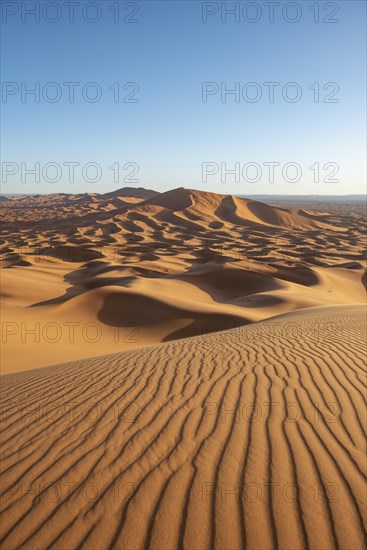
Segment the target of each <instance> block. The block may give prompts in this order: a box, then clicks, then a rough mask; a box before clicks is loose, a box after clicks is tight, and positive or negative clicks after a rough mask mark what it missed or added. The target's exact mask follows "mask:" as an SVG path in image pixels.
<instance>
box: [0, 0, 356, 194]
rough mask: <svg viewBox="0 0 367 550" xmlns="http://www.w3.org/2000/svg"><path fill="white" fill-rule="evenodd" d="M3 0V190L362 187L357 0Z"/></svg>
mask: <svg viewBox="0 0 367 550" xmlns="http://www.w3.org/2000/svg"><path fill="white" fill-rule="evenodd" d="M1 3H2V10H3V13H2V21H3V22H2V63H3V71H2V80H3V85H2V88H3V89H2V99H1V101H2V103H1V111H2V137H3V139H2V193H37V192H40V193H52V192H61V191H63V192H86V191H94V192H106V191H111V190H113V189H116V188H119V187H124V186H143V187H148V188H154V189H157V190H159V191H164V190H168V189H170V188H174V187H179V186H185V187H192V188H197V189H203V190H207V191H214V192H222V193H236V194H243V195H246V194H260V193H264V194H272V193H274V194H347V193H364V192H365V191H366V187H365V157H364V154H365V153H364V150H365V146H366V142H365V117H366V112H365V99H364V98H365V91H366V90H365V79H366V72H365V71H366V58H365V47H366V34H365V22H366V3H365V2H364V1H362V0H361V1H359V0H358V1H353V0H347V1H341V2H323V1H320V2H315V1H308V0H300V1H298V2H286V1H282V0H280V1H278V2H275V3H274V2H270V3H269V2H266V1H257V2H254V1H253V2H232V1H231V2H201V1H198V0H195V1H190V0H184V1H171V0H168V1H154V0H149V1H138V2H124V1H120V2H119V1H115V0H111V1H110V0H103V1H101V2H88V1H85V0H79V2H73V1H69V2H63V1H62V0H57V1H54V2H45V1H40V2H33V1H25V2H23V1H15V2H6V1H2V2H1ZM55 4H56V6H55ZM269 4H270V5H269ZM46 5H47V9H45V6H46ZM32 9H33V10H34V9H35V10H36V16H35V15H32V14H30V13H28V12H29V11H30V10H32ZM231 9H232V10H233V9H234V10H237V11H235V13H234V14H230V13H229V10H231ZM27 10H28V11H27ZM37 10H38V11H39V15H38V13H37ZM272 10H274V14H273V15H272V14H271V11H272ZM72 11H74V15H73V14H72ZM36 18H39V21H36V20H35V19H36ZM93 20H95V22H92V21H93ZM317 20H318V21H317ZM52 21H54V22H52ZM292 21H293V22H292ZM71 82H74V83H77V84H78V85H77V84H74V85H71V84H65V83H71ZM91 82H94V83H95V84H94V85H89V86H86V85H87V84H88V83H91ZM37 83H38V84H37ZM49 83H54V84H51V85H50V84H49ZM116 83H118V84H116ZM128 83H130V84H128ZM203 83H211V84H203ZM249 83H250V84H249ZM251 83H252V84H251ZM264 83H277V84H271V85H270V84H264ZM289 83H294V84H292V85H289ZM124 87H125V89H124ZM32 88H33V89H35V90H36V95H35V94H33V95H32V94H29V93H28V94H27V93H26V92H27V90H30V89H32ZM110 88H111V89H110ZM310 88H311V89H310ZM118 89H119V98H117V91H118ZM226 90H227V91H229V90H235V93H233V94H226ZM271 91H273V92H274V99H273V101H270V100H269V98H270V97H271ZM72 92H73V93H74V101H73V102H72V100H71V99H70V98H72ZM96 94H99V95H101V97H100V99H99V100H97V101H94V98H95V97H96ZM54 99H55V101H54ZM256 99H257V101H256ZM297 99H299V100H298V101H297ZM36 163H38V164H36ZM70 163H78V164H75V165H74V166H72V165H71V164H70ZM264 163H266V164H264ZM269 163H277V164H276V165H273V166H271V165H270V166H269ZM290 163H292V164H290ZM294 163H296V164H294ZM111 166H113V169H111V168H110V167H111ZM117 166H119V173H117ZM311 166H312V168H310V167H311ZM32 168H33V170H35V173H33V174H32V173H28V172H27V170H31V169H32ZM73 170H74V176H72V171H73ZM226 170H234V172H235V173H234V174H229V173H227V174H226V173H225V171H226ZM272 170H274V173H273V177H272V174H271V172H272ZM22 180H23V181H22ZM37 180H39V181H37ZM92 180H95V181H92ZM124 180H125V181H124Z"/></svg>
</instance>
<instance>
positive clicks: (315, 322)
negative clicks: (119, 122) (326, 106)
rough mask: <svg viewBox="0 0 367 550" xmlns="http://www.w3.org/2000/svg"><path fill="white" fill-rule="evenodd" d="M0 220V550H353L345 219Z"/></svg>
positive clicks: (137, 199)
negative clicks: (0, 223) (0, 227)
mask: <svg viewBox="0 0 367 550" xmlns="http://www.w3.org/2000/svg"><path fill="white" fill-rule="evenodd" d="M1 209H2V217H3V220H4V222H3V234H2V240H3V243H2V244H3V255H2V267H3V269H2V270H1V282H2V285H1V289H2V303H1V305H2V320H1V321H2V322H1V325H2V359H3V360H2V374H3V376H2V377H1V393H2V409H1V444H2V462H1V480H0V489H1V494H2V497H1V507H2V513H1V521H0V540H1V544H2V548H4V549H18V548H24V549H34V550H41V549H46V548H59V549H62V550H64V549H68V550H69V549H74V548H75V549H76V548H85V549H96V550H104V549H107V548H116V549H124V550H125V549H128V550H133V549H134V550H138V549H139V550H140V549H143V548H151V549H157V550H161V549H162V550H163V549H166V550H172V549H175V548H185V549H190V550H191V549H195V550H203V549H211V548H218V549H226V550H237V549H241V548H248V549H257V550H272V549H276V548H279V549H281V550H282V549H289V550H295V549H304V548H312V549H315V550H326V549H327V550H329V549H334V548H335V549H336V548H342V549H345V550H362V549H364V548H365V546H366V539H365V532H366V531H365V528H366V504H367V498H366V494H367V492H366V445H365V443H366V438H365V437H366V378H365V367H366V328H367V327H366V308H365V287H366V262H365V256H364V250H363V248H364V231H365V223H366V222H365V219H364V216H363V213H359V212H356V211H355V210H354V211H353V212H352V213H350V212H349V211H348V209H345V210H343V209H340V208H339V209H338V211H337V212H334V211H333V209H332V208H328V210H327V211H325V212H322V211H316V210H308V209H307V210H306V209H304V208H302V207H301V206H299V207H297V208H294V209H284V208H280V207H278V206H268V205H265V204H262V203H260V202H257V201H252V200H248V199H240V198H238V197H231V196H226V195H217V194H212V193H207V192H200V191H194V190H189V189H177V190H173V191H169V192H167V193H163V194H159V193H155V192H152V191H147V190H144V189H138V190H136V189H135V190H134V189H131V188H130V189H127V190H126V189H125V190H124V189H122V190H118V191H116V192H113V193H106V194H105V195H98V194H84V195H64V194H55V195H50V196H33V197H16V198H15V197H14V198H8V200H3V201H2V204H1Z"/></svg>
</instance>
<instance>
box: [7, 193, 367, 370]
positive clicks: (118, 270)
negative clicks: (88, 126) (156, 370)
mask: <svg viewBox="0 0 367 550" xmlns="http://www.w3.org/2000/svg"><path fill="white" fill-rule="evenodd" d="M352 214H353V215H352ZM352 214H351V215H349V214H348V212H345V213H344V215H340V212H339V213H338V215H337V216H336V215H332V214H331V213H330V212H327V213H321V212H319V211H315V212H312V211H311V210H305V209H300V208H295V209H292V210H286V209H284V208H279V207H275V206H268V205H266V204H263V203H260V202H257V201H252V200H249V199H242V198H238V197H232V196H229V195H219V194H215V193H208V192H203V191H196V190H192V189H184V188H179V189H174V190H172V191H168V192H166V193H157V192H155V191H151V190H146V189H143V188H138V189H134V188H123V189H118V190H116V191H113V192H110V193H105V194H104V195H99V194H97V193H84V194H81V195H67V194H63V193H60V194H52V195H47V196H42V195H35V196H30V197H9V198H8V199H7V200H5V201H4V203H3V204H2V215H3V218H4V223H3V243H2V262H1V263H2V267H3V269H2V270H1V281H2V288H1V305H2V320H3V324H2V331H3V335H2V342H3V346H2V359H3V365H5V366H3V367H2V368H3V370H2V372H11V371H16V370H24V368H31V367H39V366H46V365H48V364H50V363H54V362H55V360H54V358H55V356H56V357H57V360H58V361H67V360H72V359H80V358H83V357H90V356H93V355H98V354H102V353H111V352H117V351H121V350H124V349H131V348H138V347H141V346H144V345H147V344H152V343H158V342H165V341H168V340H172V339H177V338H183V337H188V336H195V335H198V334H201V333H202V332H203V331H208V330H209V327H211V330H212V331H216V330H224V329H228V328H231V327H233V326H235V325H238V326H242V325H245V324H248V323H250V322H254V321H260V320H263V319H266V318H269V317H272V316H274V315H279V314H281V313H286V312H289V311H294V310H298V309H302V308H305V307H313V306H318V305H333V304H334V305H337V304H353V303H355V304H358V303H363V302H364V300H365V277H366V275H365V273H366V269H365V250H364V248H365V247H364V241H363V237H364V234H363V230H364V226H365V220H364V219H363V218H362V217H359V218H358V217H357V218H356V217H355V213H354V212H353V213H352ZM24 281H26V284H24ZM74 328H75V330H74ZM25 353H26V355H27V363H26V367H25V366H24V362H23V359H22V358H23V356H24V354H25Z"/></svg>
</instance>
